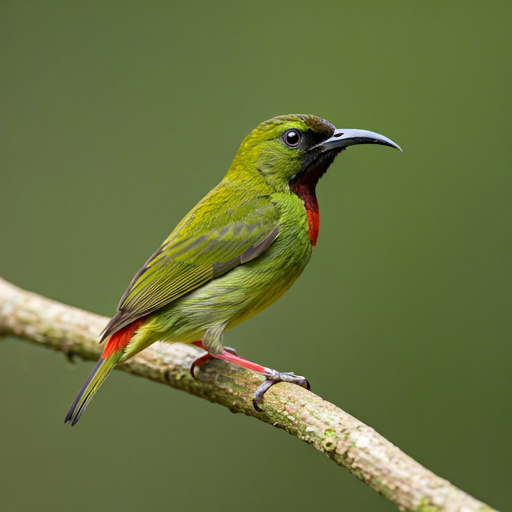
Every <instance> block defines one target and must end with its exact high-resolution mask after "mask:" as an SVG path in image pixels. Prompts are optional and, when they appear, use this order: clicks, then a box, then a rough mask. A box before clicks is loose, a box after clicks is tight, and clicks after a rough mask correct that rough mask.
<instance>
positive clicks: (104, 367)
mask: <svg viewBox="0 0 512 512" xmlns="http://www.w3.org/2000/svg"><path fill="white" fill-rule="evenodd" d="M143 321H144V320H143V319H139V320H136V321H135V322H132V323H131V324H128V325H127V326H125V327H123V328H121V329H119V331H117V332H115V333H114V334H112V336H110V338H109V340H108V341H107V344H106V345H105V349H104V350H103V354H102V356H101V358H100V360H99V361H98V362H97V363H96V366H95V367H94V368H93V369H92V371H91V373H90V374H89V376H88V377H87V379H85V382H84V383H83V384H82V387H81V388H80V390H79V391H78V393H77V395H76V396H75V399H74V400H73V402H72V404H71V407H70V408H69V411H68V413H67V414H66V418H65V420H64V423H67V422H68V421H69V422H70V423H71V426H74V425H75V424H76V422H77V421H78V420H79V419H80V418H81V416H82V414H83V413H84V411H85V408H86V407H87V406H88V405H89V402H90V401H91V400H92V397H93V396H94V395H95V394H96V391H98V389H99V388H100V386H101V385H102V384H103V382H104V381H105V379H106V378H107V377H108V376H109V375H110V372H111V371H112V370H113V369H114V367H115V365H116V364H117V363H118V362H119V361H120V360H121V359H122V357H123V355H124V351H125V348H126V346H127V345H128V343H129V341H130V339H131V338H132V336H133V333H134V332H135V331H136V330H137V328H138V327H139V326H140V325H141V324H142V323H143Z"/></svg>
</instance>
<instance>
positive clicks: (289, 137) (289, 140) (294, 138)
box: [283, 130, 302, 148]
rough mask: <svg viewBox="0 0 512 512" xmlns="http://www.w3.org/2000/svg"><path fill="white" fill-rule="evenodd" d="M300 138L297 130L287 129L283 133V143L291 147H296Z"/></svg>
mask: <svg viewBox="0 0 512 512" xmlns="http://www.w3.org/2000/svg"><path fill="white" fill-rule="evenodd" d="M301 140H302V135H301V133H300V132H299V131H298V130H288V131H286V132H284V134H283V141H284V143H285V144H286V145H287V146H289V147H291V148H295V147H297V146H298V145H299V144H300V141H301Z"/></svg>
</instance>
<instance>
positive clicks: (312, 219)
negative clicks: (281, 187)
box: [291, 182, 320, 249]
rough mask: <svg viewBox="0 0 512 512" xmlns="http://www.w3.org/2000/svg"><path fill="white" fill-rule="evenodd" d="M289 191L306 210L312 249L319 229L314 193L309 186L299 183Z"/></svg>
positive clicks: (318, 216) (318, 214) (316, 202)
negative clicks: (298, 199) (299, 200)
mask: <svg viewBox="0 0 512 512" xmlns="http://www.w3.org/2000/svg"><path fill="white" fill-rule="evenodd" d="M291 191H292V192H293V193H294V194H295V195H296V196H298V197H299V198H300V199H301V200H302V202H303V203H304V208H305V209H306V215H307V217H308V226H309V232H308V236H309V241H310V242H311V246H312V247H313V249H314V248H315V245H316V241H317V239H318V231H319V229H320V211H319V209H318V201H317V199H316V195H315V191H314V189H313V190H311V187H310V186H309V184H307V183H300V182H297V183H295V184H294V185H292V187H291Z"/></svg>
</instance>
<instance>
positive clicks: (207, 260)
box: [102, 190, 279, 341]
mask: <svg viewBox="0 0 512 512" xmlns="http://www.w3.org/2000/svg"><path fill="white" fill-rule="evenodd" d="M213 192H215V190H214V191H213ZM208 199H209V196H207V197H206V198H205V200H203V202H201V203H199V204H198V205H197V206H196V208H194V210H192V212H190V214H189V215H188V216H187V217H186V218H185V219H184V221H182V223H180V225H179V226H178V227H177V228H176V230H175V231H174V232H173V233H172V234H171V235H170V236H169V238H168V239H167V240H166V241H165V242H164V243H163V244H162V246H161V247H160V248H159V249H158V250H157V251H156V252H155V253H154V254H153V255H152V256H151V257H150V258H149V259H148V261H147V262H146V263H145V264H144V266H143V267H142V268H141V269H140V270H139V272H137V274H136V275H135V277H134V278H133V279H132V281H131V283H130V285H129V287H128V289H127V290H126V291H125V293H124V294H123V296H122V298H121V300H120V302H119V306H118V311H117V313H116V315H115V316H114V318H112V320H111V321H110V323H109V324H108V325H107V327H106V328H105V331H104V334H103V336H102V341H103V340H104V339H106V338H107V337H108V336H110V335H111V334H112V333H114V332H115V331H117V330H119V329H120V328H122V327H124V326H125V325H128V324H129V323H131V322H133V321H134V320H137V319H138V318H141V317H143V316H145V315H148V314H149V313H152V312H154V311H156V310H157V309H160V308H161V307H163V306H166V305H167V304H169V303H171V302H172V301H174V300H176V299H178V298H179V297H182V296H183V295H185V294H187V293H189V292H191V291H193V290H195V289H197V288H199V287H200V286H202V285H204V284H206V283H208V282H209V281H211V280H212V279H215V278H217V277H219V276H221V275H223V274H225V273H226V272H229V271H230V270H232V269H233V268H235V267H237V266H238V265H241V264H244V263H247V262H248V261H250V260H252V259H254V258H257V257H258V256H259V255H261V254H262V253H263V252H265V251H266V250H267V249H268V248H269V247H270V245H271V244H272V242H273V241H274V240H275V239H276V237H277V235H278V233H279V227H278V226H279V224H278V221H279V212H278V209H277V207H276V206H275V205H274V204H273V203H272V202H271V201H270V199H269V198H268V197H255V198H254V199H253V200H252V201H250V200H247V198H246V197H245V198H244V201H243V203H242V204H240V205H239V207H238V208H232V209H230V210H229V211H222V209H223V208H225V204H223V202H220V204H219V207H218V208H215V206H212V204H211V201H210V202H208V201H206V200H208ZM210 199H211V198H210ZM203 203H206V204H203ZM201 208H204V209H205V210H206V212H207V214H208V215H206V216H203V218H204V219H205V220H204V221H203V222H201V221H200V220H199V219H201V215H200V214H201ZM198 210H199V211H198ZM206 212H205V213H206ZM192 220H193V221H194V222H192Z"/></svg>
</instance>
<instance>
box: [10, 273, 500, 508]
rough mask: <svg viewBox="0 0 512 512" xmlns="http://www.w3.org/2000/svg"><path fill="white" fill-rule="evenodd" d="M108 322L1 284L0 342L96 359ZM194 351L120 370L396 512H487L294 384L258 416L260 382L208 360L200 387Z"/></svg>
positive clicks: (280, 388) (162, 348) (151, 355)
mask: <svg viewBox="0 0 512 512" xmlns="http://www.w3.org/2000/svg"><path fill="white" fill-rule="evenodd" d="M107 322H108V318H105V317H101V316H98V315H95V314H93V313H89V312H86V311H82V310H79V309H76V308H73V307H70V306H66V305H64V304H61V303H59V302H55V301H52V300H50V299H46V298H44V297H41V296H39V295H36V294H34V293H30V292H27V291H24V290H22V289H20V288H17V287H16V286H14V285H12V284H10V283H8V282H7V281H4V280H3V279H0V335H15V336H19V337H21V338H24V339H26V340H28V341H30V342H32V343H35V344H38V345H41V346H44V347H46V348H50V349H52V350H55V351H58V352H63V353H64V354H66V355H67V356H68V357H69V358H73V357H75V356H78V357H81V358H82V359H87V360H96V359H98V357H99V356H100V354H101V348H100V346H99V345H98V334H99V333H100V331H101V330H102V329H103V328H104V327H105V325H106V324H107ZM201 353H203V351H201V350H200V349H198V348H196V347H193V346H190V345H183V344H180V343H176V344H172V345H171V344H155V345H153V346H151V347H149V348H148V349H146V350H144V351H143V352H142V353H140V354H139V355H137V356H136V357H134V358H133V359H131V360H130V361H128V362H126V363H124V364H123V365H120V367H119V369H120V370H123V371H126V372H129V373H133V374H135V375H138V376H140V377H145V378H147V379H151V380H154V381H156V382H160V383H162V384H167V385H168V386H171V387H173V388H176V389H181V390H183V391H187V392H188V393H191V394H193V395H196V396H199V397H201V398H205V399H207V400H210V401H211V402H215V403H218V404H220V405H223V406H225V407H228V408H229V409H230V410H231V411H232V412H242V413H244V414H247V415H248V416H253V417H255V418H257V419H259V420H261V421H264V422H266V423H270V424H271V425H274V426H275V427H279V428H282V429H284V430H286V431H287V432H288V433H290V434H292V435H293V436H295V437H298V438H299V439H302V440H303V441H306V442H307V443H309V444H310V445H312V446H313V447H314V448H316V449H317V450H318V451H320V452H322V453H325V455H327V456H328V457H329V458H331V459H332V460H333V461H334V462H336V464H338V465H340V466H343V467H344V468H346V469H347V470H348V471H349V472H350V473H352V474H353V475H355V476H356V477H357V478H359V479H360V480H362V481H363V482H365V483H366V484H368V485H369V486H370V487H372V488H373V489H375V490H376V491H377V492H379V493H380V494H382V495H383V496H384V497H386V498H387V499H388V500H390V501H391V502H393V503H394V504H396V505H397V506H398V508H399V509H400V510H402V511H405V510H409V511H421V512H477V511H478V512H491V511H492V510H494V509H492V508H491V507H489V506H488V505H485V504H484V503H482V502H480V501H478V500H476V499H475V498H473V497H471V496H469V495H468V494H466V493H465V492H463V491H461V490H460V489H458V488H456V487H455V486H453V485H452V484H450V482H448V481H447V480H444V479H443V478H440V477H438V476H436V475H435V474H434V473H432V472H431V471H429V470H427V469H426V468H424V467H423V466H422V465H421V464H419V463H417V462H416V461H415V460H413V459H412V458H411V457H409V456H408V455H406V454H405V453H403V452H402V451H400V450H399V449H398V448H397V447H396V446H394V445H393V444H391V443H390V442H389V441H387V440H386V439H384V438H383V437H382V436H381V435H379V434H378V433H377V432H375V430H373V429H372V428H370V427H368V426H367V425H365V424H364V423H361V422H360V421H359V420H357V419H355V418H354V417H352V416H350V414H347V413H346V412H344V411H342V410H341V409H339V408H338V407H336V406H335V405H333V404H331V403H329V402H326V401H325V400H322V399H321V398H320V397H318V396H317V395H314V394H313V393H311V392H310V391H306V390H305V389H303V388H301V387H299V386H295V385H292V384H286V383H281V384H279V385H277V386H273V387H272V388H271V389H270V390H269V391H268V392H267V393H266V395H265V400H264V408H265V410H264V412H261V413H258V412H256V411H255V410H254V408H253V406H252V401H251V399H252V394H253V393H254V391H255V389H256V388H257V386H258V385H259V384H260V383H261V377H260V376H257V375H256V374H254V373H252V372H249V371H247V370H244V369H242V368H238V367H235V366H233V365H229V364H227V363H224V362H223V361H218V360H214V361H211V362H209V363H208V364H207V365H205V366H204V367H203V368H202V372H201V377H202V378H203V379H204V380H205V382H199V381H197V380H194V379H192V377H191V376H190V373H189V370H190V365H191V364H192V362H193V361H194V360H195V359H196V358H197V357H198V355H199V354H201Z"/></svg>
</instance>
